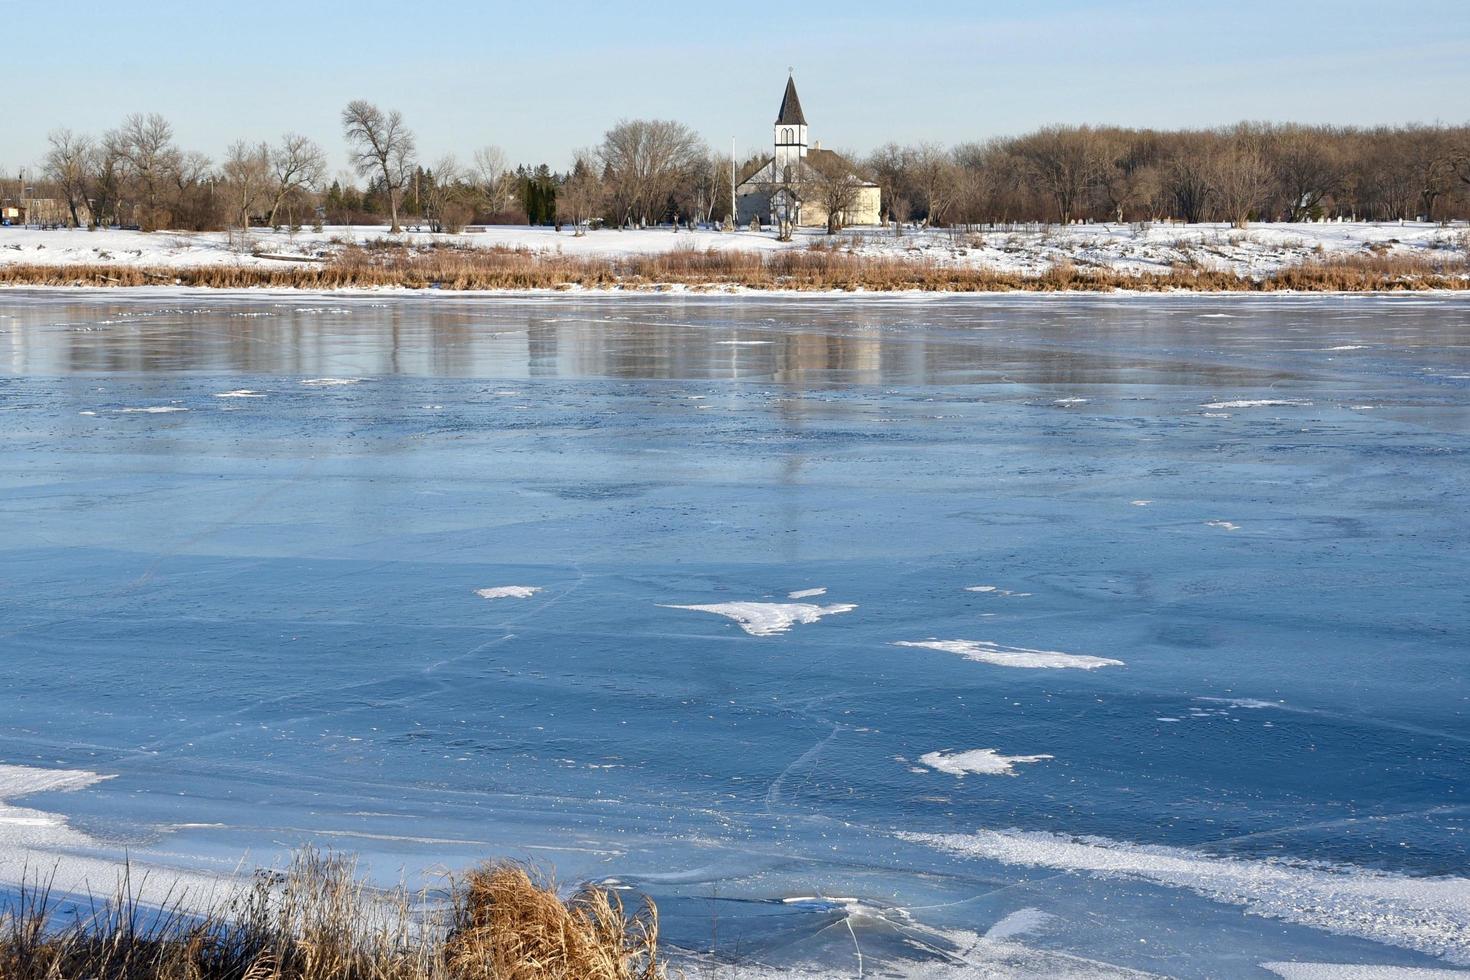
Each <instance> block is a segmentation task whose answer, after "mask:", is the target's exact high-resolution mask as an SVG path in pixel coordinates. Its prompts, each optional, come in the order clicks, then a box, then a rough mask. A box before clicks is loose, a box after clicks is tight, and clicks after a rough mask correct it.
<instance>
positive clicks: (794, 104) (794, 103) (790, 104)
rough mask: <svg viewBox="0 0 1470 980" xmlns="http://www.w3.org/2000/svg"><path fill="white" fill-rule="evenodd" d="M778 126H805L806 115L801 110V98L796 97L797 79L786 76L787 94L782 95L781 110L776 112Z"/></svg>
mask: <svg viewBox="0 0 1470 980" xmlns="http://www.w3.org/2000/svg"><path fill="white" fill-rule="evenodd" d="M776 125H777V126H805V125H806V116H804V115H802V112H801V99H799V98H797V97H796V79H794V78H792V77H791V76H789V75H788V76H787V77H786V94H785V95H783V96H781V111H780V112H778V113H777V114H776Z"/></svg>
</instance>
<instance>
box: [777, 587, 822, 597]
mask: <svg viewBox="0 0 1470 980" xmlns="http://www.w3.org/2000/svg"><path fill="white" fill-rule="evenodd" d="M826 594H827V590H826V589H797V590H796V591H795V592H788V593H786V598H788V599H810V598H812V597H813V596H819V595H826Z"/></svg>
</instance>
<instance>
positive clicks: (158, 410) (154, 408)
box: [113, 405, 188, 415]
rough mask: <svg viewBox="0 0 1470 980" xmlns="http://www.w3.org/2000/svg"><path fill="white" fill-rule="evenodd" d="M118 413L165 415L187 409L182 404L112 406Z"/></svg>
mask: <svg viewBox="0 0 1470 980" xmlns="http://www.w3.org/2000/svg"><path fill="white" fill-rule="evenodd" d="M113 411H114V412H116V413H117V414H119V415H132V414H143V415H165V414H167V413H169V412H187V411H188V409H187V408H185V407H184V406H182V405H149V406H148V407H146V408H114V409H113Z"/></svg>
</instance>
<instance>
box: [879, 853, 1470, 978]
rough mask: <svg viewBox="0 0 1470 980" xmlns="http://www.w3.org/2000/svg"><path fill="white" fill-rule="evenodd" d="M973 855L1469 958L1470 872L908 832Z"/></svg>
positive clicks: (1450, 957)
mask: <svg viewBox="0 0 1470 980" xmlns="http://www.w3.org/2000/svg"><path fill="white" fill-rule="evenodd" d="M898 836H899V838H900V839H901V840H906V841H909V842H912V843H918V844H927V845H929V846H931V847H935V848H938V849H940V850H943V851H948V852H949V853H952V854H959V855H963V856H965V857H971V858H977V859H981V860H987V861H999V862H1000V863H1002V864H1008V865H1017V866H1022V867H1030V868H1048V869H1052V870H1055V871H1061V872H1071V873H1073V874H1086V875H1092V876H1093V877H1097V878H1112V879H1118V878H1122V879H1131V880H1135V881H1144V882H1149V883H1151V884H1156V885H1164V886H1167V887H1173V888H1184V889H1188V890H1189V891H1192V892H1194V893H1196V894H1198V895H1202V896H1204V897H1205V898H1208V899H1210V900H1212V901H1215V902H1221V903H1223V904H1226V905H1237V906H1240V907H1241V908H1243V909H1244V910H1245V911H1246V913H1248V914H1250V915H1259V916H1264V917H1267V918H1272V919H1280V920H1282V921H1285V922H1292V923H1296V924H1298V925H1304V926H1310V927H1312V928H1316V929H1325V930H1327V931H1328V932H1335V933H1338V934H1339V935H1347V936H1357V937H1359V938H1362V939H1368V940H1372V941H1373V942H1379V943H1387V944H1389V945H1392V946H1399V947H1402V948H1405V949H1412V950H1417V951H1419V952H1421V953H1428V954H1430V955H1431V956H1441V957H1444V958H1445V959H1446V960H1448V961H1449V962H1451V963H1456V964H1470V879H1467V878H1454V877H1447V876H1438V877H1433V878H1412V877H1409V876H1407V875H1398V874H1391V873H1388V872H1382V871H1374V870H1370V869H1367V868H1359V867H1354V866H1351V865H1338V864H1323V863H1317V862H1308V861H1299V860H1291V859H1285V858H1269V859H1264V860H1261V859H1250V858H1232V857H1217V856H1214V855H1211V854H1206V853H1203V852H1201V851H1192V850H1189V849H1187V848H1181V847H1164V846H1157V845H1148V844H1133V843H1128V842H1126V841H1116V840H1109V839H1107V838H1103V837H1068V836H1063V835H1060V834H1050V833H1045V832H1041V831H1020V830H1004V831H995V830H981V831H978V832H976V833H973V834H916V833H900V834H899V835H898Z"/></svg>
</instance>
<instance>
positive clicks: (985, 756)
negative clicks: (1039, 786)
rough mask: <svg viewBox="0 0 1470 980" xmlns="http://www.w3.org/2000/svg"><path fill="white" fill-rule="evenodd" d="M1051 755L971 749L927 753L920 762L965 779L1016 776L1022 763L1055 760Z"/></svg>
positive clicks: (921, 757) (920, 758)
mask: <svg viewBox="0 0 1470 980" xmlns="http://www.w3.org/2000/svg"><path fill="white" fill-rule="evenodd" d="M1053 758H1055V756H1050V755H1001V754H1000V753H999V752H997V751H995V749H970V750H968V751H965V752H926V753H924V754H923V755H921V756H919V761H920V762H922V763H923V764H924V765H926V766H928V767H929V768H930V769H938V770H939V771H940V772H947V773H949V774H950V775H951V776H959V777H961V778H963V777H964V776H965V774H966V773H977V774H979V775H982V776H1014V775H1015V774H1016V773H1015V767H1016V766H1017V765H1019V764H1022V763H1031V762H1041V761H1042V760H1043V759H1053Z"/></svg>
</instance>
